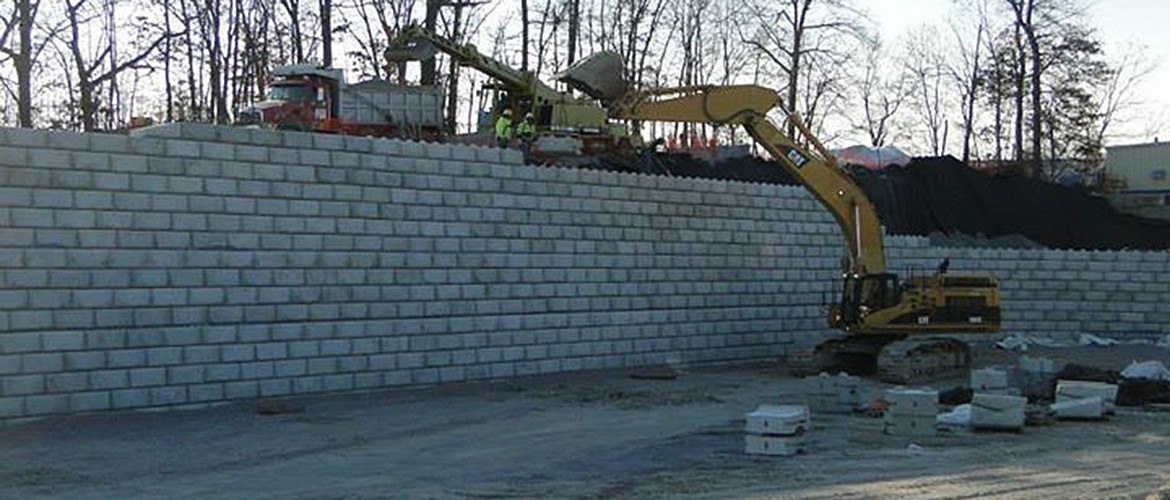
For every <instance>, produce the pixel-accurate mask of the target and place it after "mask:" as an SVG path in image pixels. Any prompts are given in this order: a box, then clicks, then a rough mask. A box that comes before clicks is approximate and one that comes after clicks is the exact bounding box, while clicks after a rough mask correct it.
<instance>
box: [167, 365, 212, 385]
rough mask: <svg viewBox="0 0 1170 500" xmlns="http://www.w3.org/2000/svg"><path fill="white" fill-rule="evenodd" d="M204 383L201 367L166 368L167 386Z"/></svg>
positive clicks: (202, 367) (202, 368)
mask: <svg viewBox="0 0 1170 500" xmlns="http://www.w3.org/2000/svg"><path fill="white" fill-rule="evenodd" d="M203 382H204V366H203V365H186V366H172V367H169V368H167V384H169V385H180V384H201V383H203Z"/></svg>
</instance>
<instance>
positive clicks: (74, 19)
mask: <svg viewBox="0 0 1170 500" xmlns="http://www.w3.org/2000/svg"><path fill="white" fill-rule="evenodd" d="M87 2H88V0H76V1H72V0H65V11H66V16H67V19H68V21H69V39H68V40H67V43H68V46H69V49H70V53H71V54H72V56H73V64H74V71H75V72H76V73H75V76H76V77H77V92H78V96H79V98H78V113H79V119H80V123H81V127H82V129H83V130H85V131H92V130H95V129H96V128H97V118H98V117H97V111H98V99H97V91H98V89H99V87H100V86H101V85H103V84H108V83H109V82H110V81H112V80H113V79H114V78H116V77H117V76H118V75H119V74H120V73H122V72H123V71H125V70H127V69H131V68H135V67H138V66H139V65H140V64H141V63H142V62H143V61H145V60H146V58H147V57H149V56H150V54H151V53H152V52H154V51H155V50H156V49H158V48H159V46H161V45H162V44H163V42H165V41H166V40H167V38H170V37H172V36H176V35H175V34H172V33H162V34H160V35H158V37H157V38H155V39H154V41H153V42H152V43H150V44H149V45H147V46H146V47H144V48H142V49H141V50H139V51H138V53H137V54H136V55H134V56H133V57H130V58H128V59H125V60H121V61H119V60H115V59H113V57H112V55H111V54H112V50H113V47H112V46H111V45H110V44H109V43H108V41H107V43H106V44H105V45H104V46H103V47H102V48H100V49H98V56H97V57H94V58H93V59H92V60H86V57H85V55H84V54H83V53H82V45H81V43H82V34H81V31H82V26H83V25H85V24H86V23H88V22H89V21H92V20H93V19H108V18H106V17H104V16H102V14H103V12H101V11H100V10H98V11H94V10H93V8H92V6H90V5H89V4H87ZM111 61H112V62H111ZM106 64H109V65H110V67H109V68H108V69H107V70H106V71H105V72H101V73H99V72H98V71H99V70H100V69H101V68H102V66H104V65H106Z"/></svg>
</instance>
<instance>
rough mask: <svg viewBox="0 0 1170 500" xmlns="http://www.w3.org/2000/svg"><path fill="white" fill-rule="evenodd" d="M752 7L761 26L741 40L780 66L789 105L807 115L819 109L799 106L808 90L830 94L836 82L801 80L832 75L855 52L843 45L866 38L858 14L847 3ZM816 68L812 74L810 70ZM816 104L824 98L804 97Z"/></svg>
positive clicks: (801, 1) (795, 0)
mask: <svg viewBox="0 0 1170 500" xmlns="http://www.w3.org/2000/svg"><path fill="white" fill-rule="evenodd" d="M749 9H750V10H751V12H752V14H753V16H754V17H755V19H756V23H755V24H754V25H753V26H752V27H751V31H749V32H747V33H745V34H744V35H743V36H741V40H742V41H743V42H745V43H748V44H750V45H751V46H753V47H755V48H756V49H757V50H758V51H759V52H760V53H761V54H763V55H764V56H765V57H766V58H767V59H768V60H769V61H771V62H772V63H773V64H774V65H775V66H776V67H777V68H779V70H780V73H781V76H782V77H783V78H785V80H786V82H785V83H786V85H785V89H786V97H787V98H786V103H785V105H786V106H787V107H788V108H789V109H791V110H793V111H801V112H802V113H803V114H805V115H806V117H807V116H808V115H810V114H812V113H811V112H812V111H814V110H813V109H809V108H808V106H807V105H806V106H805V109H800V106H798V103H799V102H801V99H800V93H801V90H802V88H803V89H805V90H806V91H807V90H813V91H825V90H828V89H829V88H831V86H832V84H833V82H830V81H821V82H819V83H813V82H801V78H802V77H803V75H806V74H809V75H815V74H816V73H817V72H822V71H824V72H828V71H831V69H832V67H831V65H832V64H837V63H840V62H841V59H842V58H843V57H846V55H847V54H848V52H849V49H846V48H844V46H843V44H842V43H840V42H841V41H842V40H845V39H857V38H861V37H864V30H863V28H862V27H861V22H860V16H859V15H858V12H857V11H856V10H855V9H854V8H853V7H852V6H851V5H850V3H849V2H848V1H847V0H781V1H757V2H753V3H751V4H749ZM814 66H815V69H813V72H812V73H809V72H807V71H806V67H814ZM809 83H812V84H811V85H809ZM810 101H811V102H813V103H821V102H822V99H820V98H818V99H812V100H810V99H809V98H808V97H805V98H804V102H805V103H806V104H807V103H808V102H810ZM788 133H789V134H790V135H795V126H794V125H793V124H789V125H788Z"/></svg>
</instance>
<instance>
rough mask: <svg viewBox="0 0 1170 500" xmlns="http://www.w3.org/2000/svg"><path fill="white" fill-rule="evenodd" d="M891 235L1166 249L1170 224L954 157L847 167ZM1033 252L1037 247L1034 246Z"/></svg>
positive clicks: (713, 169) (699, 173)
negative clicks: (996, 173) (993, 172)
mask: <svg viewBox="0 0 1170 500" xmlns="http://www.w3.org/2000/svg"><path fill="white" fill-rule="evenodd" d="M586 167H587V168H598V169H603V170H617V171H626V172H642V173H646V174H655V175H668V176H677V177H700V178H710V179H726V180H737V181H747V182H764V183H769V184H790V185H792V184H798V183H797V182H796V181H795V179H794V178H793V177H792V176H791V175H789V174H788V172H787V171H786V170H785V169H784V168H783V167H782V166H780V165H779V164H778V163H776V162H773V161H768V160H763V159H760V158H756V157H746V158H735V159H729V160H726V161H723V162H719V163H716V164H710V163H707V162H704V161H701V160H697V159H695V158H692V157H690V156H688V155H685V154H677V153H668V154H655V155H641V156H633V155H631V156H629V157H606V158H598V159H595V160H594V161H593V163H592V164H590V165H587V166H586ZM846 168H847V169H849V171H850V172H851V173H852V175H853V178H854V179H855V180H856V182H857V183H858V185H860V186H861V188H862V190H864V191H865V193H866V195H867V196H868V197H869V199H870V200H871V201H873V203H874V205H875V206H876V208H877V211H878V215H879V217H881V219H882V224H883V225H884V226H885V227H886V230H887V231H888V232H889V233H891V234H908V235H919V236H929V235H932V234H936V233H943V234H958V233H961V234H966V235H972V236H974V237H981V238H999V237H1003V236H1009V235H1018V236H1020V237H1023V238H1026V239H1027V240H1030V241H1032V242H1035V243H1037V244H1040V245H1043V246H1044V247H1046V248H1055V249H1079V250H1122V249H1130V250H1161V249H1167V248H1170V222H1164V221H1155V220H1151V219H1144V218H1141V217H1136V216H1132V215H1127V214H1122V213H1120V212H1118V211H1117V210H1115V209H1114V208H1113V207H1112V206H1111V205H1109V203H1108V202H1107V201H1105V199H1103V198H1100V197H1097V196H1093V195H1090V194H1088V193H1086V192H1083V191H1081V190H1079V189H1076V188H1069V187H1064V186H1060V185H1056V184H1052V183H1048V182H1042V181H1038V180H1035V179H1030V178H1026V177H1013V176H991V175H988V174H985V173H982V172H979V171H977V170H974V169H972V168H969V167H967V166H966V165H965V164H963V162H961V161H959V160H957V159H955V158H954V157H951V156H946V157H939V158H914V159H913V161H911V162H910V163H909V164H908V165H906V166H905V167H893V168H885V169H882V170H870V169H868V168H866V167H860V166H855V167H851V168H850V167H846ZM1029 246H1031V245H1029Z"/></svg>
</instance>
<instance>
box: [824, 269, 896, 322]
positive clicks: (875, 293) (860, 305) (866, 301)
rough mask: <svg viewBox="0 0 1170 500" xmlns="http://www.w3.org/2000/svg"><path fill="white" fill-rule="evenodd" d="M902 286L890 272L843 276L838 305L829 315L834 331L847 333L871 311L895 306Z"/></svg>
mask: <svg viewBox="0 0 1170 500" xmlns="http://www.w3.org/2000/svg"><path fill="white" fill-rule="evenodd" d="M902 289H903V285H902V284H901V283H899V282H898V275H896V274H893V273H878V274H868V275H864V276H856V275H847V276H845V280H844V287H843V288H842V290H841V304H840V305H839V306H838V308H837V311H835V314H833V315H831V323H834V324H832V326H833V327H834V328H844V329H846V330H850V329H851V328H852V327H853V326H856V325H857V324H858V323H860V322H861V320H862V318H864V317H866V316H868V315H869V314H870V313H871V312H874V311H880V310H882V309H886V308H889V307H894V306H897V305H898V303H899V302H900V301H901V298H902Z"/></svg>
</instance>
